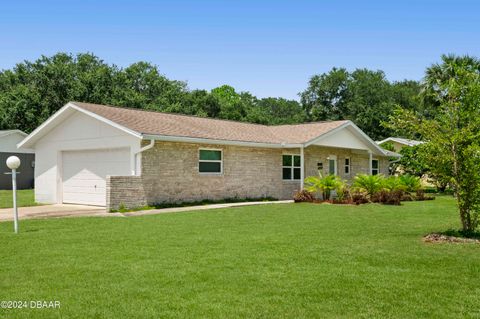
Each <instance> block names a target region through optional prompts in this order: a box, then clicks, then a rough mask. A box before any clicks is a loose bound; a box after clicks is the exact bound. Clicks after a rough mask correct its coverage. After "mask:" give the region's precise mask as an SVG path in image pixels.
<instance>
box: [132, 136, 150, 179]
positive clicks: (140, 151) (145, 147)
mask: <svg viewBox="0 0 480 319" xmlns="http://www.w3.org/2000/svg"><path fill="white" fill-rule="evenodd" d="M153 146H155V140H154V139H151V140H150V144H148V145H145V146H144V147H142V148H140V150H139V151H138V152H135V154H134V157H135V174H134V175H136V176H139V174H140V172H141V170H140V172H138V171H137V163H138V155H139V154H141V153H143V152H145V151H146V150H149V149H151V148H153ZM138 166H140V165H138Z"/></svg>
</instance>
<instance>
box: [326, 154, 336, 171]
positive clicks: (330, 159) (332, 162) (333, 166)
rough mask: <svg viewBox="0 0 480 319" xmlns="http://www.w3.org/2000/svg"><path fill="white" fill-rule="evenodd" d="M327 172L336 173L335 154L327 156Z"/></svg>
mask: <svg viewBox="0 0 480 319" xmlns="http://www.w3.org/2000/svg"><path fill="white" fill-rule="evenodd" d="M328 174H330V175H337V156H336V155H329V156H328Z"/></svg>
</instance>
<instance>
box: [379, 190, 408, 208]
mask: <svg viewBox="0 0 480 319" xmlns="http://www.w3.org/2000/svg"><path fill="white" fill-rule="evenodd" d="M403 194H404V192H403V191H402V190H400V189H397V190H392V191H389V190H386V189H382V190H380V191H378V192H377V193H375V194H374V195H373V196H372V202H374V203H381V204H386V205H400V202H401V200H402V196H403Z"/></svg>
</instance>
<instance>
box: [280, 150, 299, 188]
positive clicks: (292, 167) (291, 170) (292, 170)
mask: <svg viewBox="0 0 480 319" xmlns="http://www.w3.org/2000/svg"><path fill="white" fill-rule="evenodd" d="M284 156H291V157H292V166H284V165H283V157H284ZM294 156H298V157H300V166H295V161H294V159H293V157H294ZM301 161H302V156H301V155H300V154H282V180H283V181H294V182H298V181H300V180H301V177H300V178H299V179H295V177H294V171H295V170H294V169H295V168H299V169H300V171H301V170H302V163H301ZM284 168H290V176H291V177H290V179H286V178H283V169H284ZM300 176H301V173H300Z"/></svg>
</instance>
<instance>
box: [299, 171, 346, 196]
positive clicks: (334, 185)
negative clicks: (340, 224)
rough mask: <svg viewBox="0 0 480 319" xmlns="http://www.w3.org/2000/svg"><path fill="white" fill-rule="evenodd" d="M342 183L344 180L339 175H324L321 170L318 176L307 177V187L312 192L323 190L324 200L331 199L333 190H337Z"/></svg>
mask: <svg viewBox="0 0 480 319" xmlns="http://www.w3.org/2000/svg"><path fill="white" fill-rule="evenodd" d="M341 185H342V181H341V180H340V178H339V177H338V176H335V175H327V176H325V177H323V176H322V174H321V173H320V171H319V172H318V176H309V177H307V178H305V186H306V187H305V189H306V190H307V191H309V192H312V193H316V192H321V193H322V199H323V200H330V197H331V196H330V195H331V193H332V191H333V190H337V189H338V188H339V187H340V186H341Z"/></svg>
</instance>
